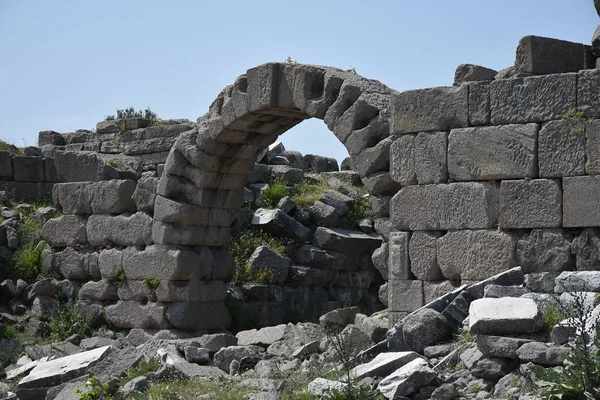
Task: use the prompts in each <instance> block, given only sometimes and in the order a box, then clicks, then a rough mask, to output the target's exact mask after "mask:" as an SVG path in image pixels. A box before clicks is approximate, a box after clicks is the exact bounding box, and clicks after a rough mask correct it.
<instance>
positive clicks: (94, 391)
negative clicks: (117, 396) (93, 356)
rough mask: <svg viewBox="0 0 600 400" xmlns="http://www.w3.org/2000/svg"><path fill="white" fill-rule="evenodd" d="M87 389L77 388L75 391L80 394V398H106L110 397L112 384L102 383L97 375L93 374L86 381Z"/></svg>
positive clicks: (101, 399)
mask: <svg viewBox="0 0 600 400" xmlns="http://www.w3.org/2000/svg"><path fill="white" fill-rule="evenodd" d="M84 385H85V389H80V388H77V389H76V390H75V393H77V394H79V395H80V397H79V399H80V400H104V399H110V398H111V397H110V386H109V385H108V383H100V379H98V377H97V376H92V377H91V378H89V379H88V380H87V381H86V382H85V384H84Z"/></svg>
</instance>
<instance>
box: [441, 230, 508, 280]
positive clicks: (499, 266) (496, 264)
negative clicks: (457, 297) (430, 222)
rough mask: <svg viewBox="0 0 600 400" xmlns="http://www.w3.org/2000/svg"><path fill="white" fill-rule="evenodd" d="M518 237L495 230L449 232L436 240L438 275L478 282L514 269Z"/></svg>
mask: <svg viewBox="0 0 600 400" xmlns="http://www.w3.org/2000/svg"><path fill="white" fill-rule="evenodd" d="M518 238H519V237H518V235H517V234H516V233H513V232H503V231H499V230H465V231H451V232H448V233H447V234H446V235H444V236H442V237H441V238H439V239H438V240H437V241H436V244H437V261H438V266H439V268H440V270H441V271H442V274H443V275H444V277H446V279H452V280H482V279H486V278H489V277H490V276H492V275H496V274H499V273H501V272H504V271H507V270H509V269H511V268H514V267H516V266H517V261H516V259H515V252H516V247H517V241H518Z"/></svg>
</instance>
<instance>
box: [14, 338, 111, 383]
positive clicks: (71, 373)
mask: <svg viewBox="0 0 600 400" xmlns="http://www.w3.org/2000/svg"><path fill="white" fill-rule="evenodd" d="M111 351H112V348H111V347H110V346H105V347H100V348H98V349H94V350H90V351H86V352H82V353H78V354H73V355H70V356H66V357H61V358H58V359H56V360H52V361H47V362H45V363H40V364H38V365H37V366H36V367H35V368H34V369H33V370H31V372H30V373H29V375H27V376H26V377H25V378H23V379H21V380H20V381H19V389H32V388H44V387H45V388H48V387H51V386H56V385H59V384H61V383H64V382H66V381H68V380H71V379H74V378H77V377H79V376H81V375H83V374H84V373H85V372H86V371H87V368H89V367H92V366H94V365H95V364H96V363H98V362H100V361H101V360H102V359H104V358H105V357H107V356H108V355H109V354H110V353H111Z"/></svg>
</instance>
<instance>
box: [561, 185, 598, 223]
mask: <svg viewBox="0 0 600 400" xmlns="http://www.w3.org/2000/svg"><path fill="white" fill-rule="evenodd" d="M598 225H600V176H577V177H566V178H564V179H563V226H564V227H585V226H598Z"/></svg>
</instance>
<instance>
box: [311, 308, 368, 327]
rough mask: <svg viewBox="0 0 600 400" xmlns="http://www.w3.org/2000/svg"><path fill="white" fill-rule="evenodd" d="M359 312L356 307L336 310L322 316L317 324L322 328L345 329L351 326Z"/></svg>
mask: <svg viewBox="0 0 600 400" xmlns="http://www.w3.org/2000/svg"><path fill="white" fill-rule="evenodd" d="M359 312H360V309H359V308H358V307H345V308H338V309H335V310H332V311H329V312H328V313H326V314H323V315H322V316H321V317H320V318H319V324H321V326H323V327H324V328H332V327H336V326H337V327H342V328H343V327H346V326H347V325H349V324H353V323H354V320H355V318H356V315H357V314H358V313H359Z"/></svg>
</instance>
